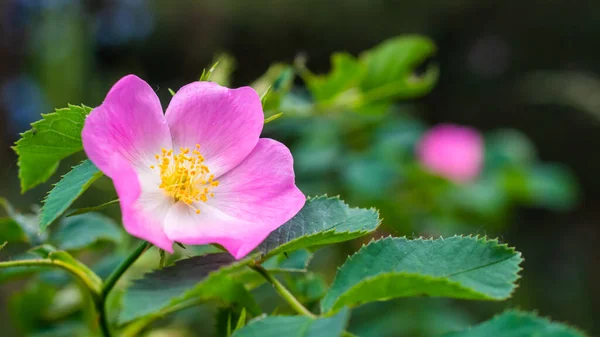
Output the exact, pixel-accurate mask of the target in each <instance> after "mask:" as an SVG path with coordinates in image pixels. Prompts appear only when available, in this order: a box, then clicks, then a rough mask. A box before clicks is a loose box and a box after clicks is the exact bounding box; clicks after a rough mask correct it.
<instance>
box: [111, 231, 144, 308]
mask: <svg viewBox="0 0 600 337" xmlns="http://www.w3.org/2000/svg"><path fill="white" fill-rule="evenodd" d="M150 245H151V244H150V243H149V242H145V241H144V242H142V243H141V244H140V245H139V246H138V247H137V248H136V249H135V251H133V253H131V254H130V255H129V256H128V257H127V259H125V261H123V262H121V264H120V265H119V266H118V267H117V269H115V271H113V272H112V274H110V275H109V276H108V278H107V279H106V281H105V282H104V286H103V287H102V297H103V298H106V297H107V296H108V294H109V293H110V291H111V290H112V288H114V286H115V284H117V281H119V279H120V278H121V276H123V274H124V273H125V271H126V270H127V269H129V267H131V265H132V264H133V263H134V262H135V261H136V260H137V259H138V258H139V257H140V256H141V255H142V253H144V252H145V251H146V249H148V248H150Z"/></svg>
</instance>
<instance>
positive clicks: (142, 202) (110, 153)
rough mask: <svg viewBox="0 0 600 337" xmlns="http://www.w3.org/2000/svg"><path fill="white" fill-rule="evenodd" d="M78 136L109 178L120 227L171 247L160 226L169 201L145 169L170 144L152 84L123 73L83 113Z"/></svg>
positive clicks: (89, 154) (154, 175) (90, 157)
mask: <svg viewBox="0 0 600 337" xmlns="http://www.w3.org/2000/svg"><path fill="white" fill-rule="evenodd" d="M82 140H83V148H84V150H85V152H86V154H87V156H88V158H89V159H90V160H91V161H92V162H93V163H94V164H95V165H96V166H98V168H99V169H100V170H101V171H102V172H104V174H106V175H107V176H108V177H110V178H112V180H113V183H114V185H115V189H116V190H117V194H118V195H119V200H120V203H121V211H122V214H123V225H124V226H125V229H126V230H127V231H128V232H129V233H130V234H132V235H134V236H137V237H139V238H142V239H145V240H148V241H150V242H152V243H153V244H155V245H157V246H159V247H161V248H163V249H165V250H169V251H172V241H171V240H169V239H168V238H167V237H166V235H165V234H164V230H163V228H162V225H163V222H162V219H164V216H165V215H166V212H167V210H168V206H170V204H169V205H167V204H166V201H168V199H167V198H165V197H164V194H163V193H160V191H158V184H159V182H157V179H159V178H158V175H157V174H156V172H153V170H151V169H150V165H153V164H155V159H154V155H155V154H157V153H159V152H160V151H161V149H162V148H163V147H166V148H171V135H170V132H169V128H168V126H167V122H166V120H165V118H164V116H163V113H162V108H161V106H160V102H159V100H158V97H157V96H156V94H155V93H154V91H153V90H152V88H151V87H150V86H149V85H148V84H147V83H146V82H144V81H143V80H141V79H140V78H138V77H136V76H134V75H129V76H125V77H123V78H122V79H121V80H119V81H118V82H117V83H116V84H115V85H114V86H113V87H112V89H111V90H110V91H109V92H108V94H107V96H106V99H105V100H104V102H103V103H102V105H100V106H99V107H97V108H95V109H94V110H92V112H91V113H90V114H89V116H88V117H87V118H86V121H85V124H84V127H83V131H82ZM161 210H162V212H161Z"/></svg>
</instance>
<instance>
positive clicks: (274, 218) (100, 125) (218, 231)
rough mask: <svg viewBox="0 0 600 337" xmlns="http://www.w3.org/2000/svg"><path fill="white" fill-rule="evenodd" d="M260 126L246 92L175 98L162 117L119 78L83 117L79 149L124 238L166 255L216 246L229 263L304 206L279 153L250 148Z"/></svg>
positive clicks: (199, 86)
mask: <svg viewBox="0 0 600 337" xmlns="http://www.w3.org/2000/svg"><path fill="white" fill-rule="evenodd" d="M263 119H264V115H263V111H262V106H261V102H260V98H259V97H258V95H257V94H256V92H255V91H254V90H253V89H252V88H249V87H243V88H239V89H228V88H225V87H221V86H219V85H217V84H215V83H210V82H194V83H191V84H188V85H186V86H184V87H183V88H181V89H180V90H179V91H178V92H177V94H176V95H175V96H174V97H173V99H172V100H171V103H170V104H169V106H168V108H167V111H166V113H165V114H164V115H163V112H162V108H161V105H160V101H159V99H158V97H157V96H156V94H155V93H154V91H153V90H152V88H151V87H150V86H149V85H148V84H147V83H146V82H144V81H143V80H142V79H140V78H138V77H136V76H134V75H128V76H125V77H124V78H122V79H121V80H119V81H118V82H117V83H116V84H115V85H114V86H113V87H112V89H111V90H110V91H109V92H108V95H106V99H105V100H104V102H103V103H102V105H100V106H99V107H97V108H95V109H94V110H93V111H92V112H91V113H90V115H89V116H88V117H87V119H86V121H85V125H84V128H83V133H82V138H83V147H84V149H85V152H86V153H87V155H88V157H89V159H90V160H91V161H92V162H93V163H94V164H95V165H96V166H98V168H99V169H100V170H102V172H104V174H106V175H107V176H108V177H110V178H111V179H112V180H113V183H114V185H115V189H116V191H117V194H118V195H119V201H120V203H121V211H122V213H123V225H124V226H125V229H126V230H127V231H128V232H129V233H130V234H132V235H134V236H137V237H139V238H142V239H144V240H147V241H149V242H151V243H153V244H154V245H156V246H157V247H160V248H162V249H164V250H167V251H169V252H172V251H173V242H174V241H177V242H181V243H184V244H208V243H218V244H220V245H222V246H223V247H225V248H226V249H227V250H228V251H229V252H230V253H231V254H232V255H233V256H235V258H238V259H239V258H241V257H243V256H245V255H246V254H248V253H249V252H250V251H252V250H253V249H254V248H255V247H256V246H257V245H258V244H259V243H260V242H261V241H263V240H264V239H265V238H266V237H267V235H269V233H270V232H271V231H273V230H275V229H276V228H277V227H279V226H281V225H282V224H283V223H285V222H286V221H287V220H289V219H290V218H291V217H292V216H294V215H295V214H296V213H297V212H298V211H299V210H300V208H302V206H303V205H304V202H305V197H304V195H303V194H302V192H301V191H300V190H299V189H298V188H297V187H296V185H295V183H294V170H293V158H292V155H291V154H290V151H289V150H288V148H287V147H286V146H285V145H283V144H281V143H279V142H277V141H275V140H272V139H267V138H260V139H259V136H260V133H261V131H262V128H263Z"/></svg>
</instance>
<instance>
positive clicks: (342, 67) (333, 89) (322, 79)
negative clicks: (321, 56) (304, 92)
mask: <svg viewBox="0 0 600 337" xmlns="http://www.w3.org/2000/svg"><path fill="white" fill-rule="evenodd" d="M331 67H332V68H331V72H330V73H329V74H327V75H312V74H306V75H305V76H304V79H305V81H306V85H307V86H308V88H309V89H310V91H311V92H312V94H313V95H314V98H315V100H317V101H321V102H326V101H330V100H332V99H334V98H336V97H337V96H338V95H341V94H343V93H344V92H346V91H347V90H349V89H351V88H354V87H356V86H357V85H358V84H359V82H360V80H361V79H362V77H363V75H364V73H365V68H364V66H363V64H361V63H359V62H358V60H357V59H356V58H355V57H354V56H352V55H350V54H348V53H335V54H333V55H332V56H331Z"/></svg>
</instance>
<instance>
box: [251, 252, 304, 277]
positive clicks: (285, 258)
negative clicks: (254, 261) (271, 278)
mask: <svg viewBox="0 0 600 337" xmlns="http://www.w3.org/2000/svg"><path fill="white" fill-rule="evenodd" d="M312 257H313V254H312V253H311V252H309V251H308V250H306V249H300V250H297V251H294V252H291V253H289V254H279V255H276V256H273V257H272V258H270V259H268V260H266V261H265V262H263V263H262V266H263V267H264V268H266V269H268V270H269V271H271V272H276V271H285V272H306V271H307V270H306V268H307V267H308V264H309V263H310V260H311V259H312ZM253 273H254V272H253Z"/></svg>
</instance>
